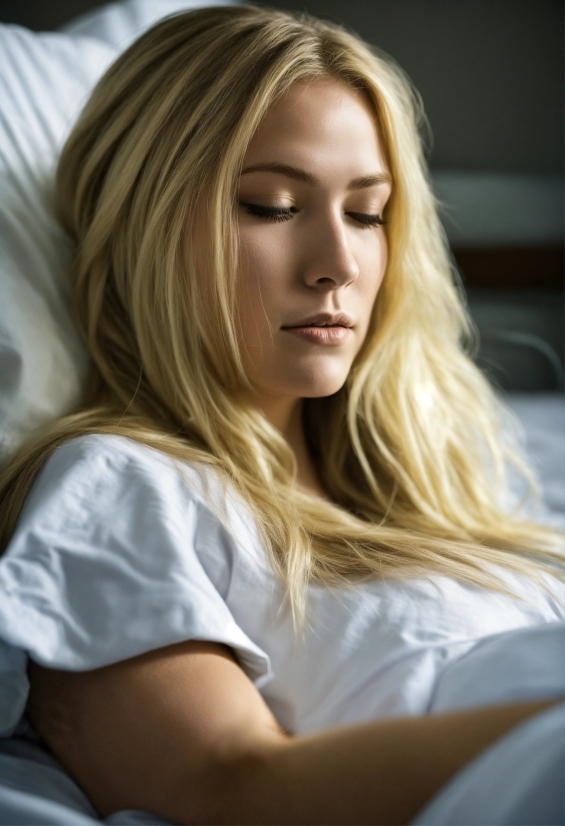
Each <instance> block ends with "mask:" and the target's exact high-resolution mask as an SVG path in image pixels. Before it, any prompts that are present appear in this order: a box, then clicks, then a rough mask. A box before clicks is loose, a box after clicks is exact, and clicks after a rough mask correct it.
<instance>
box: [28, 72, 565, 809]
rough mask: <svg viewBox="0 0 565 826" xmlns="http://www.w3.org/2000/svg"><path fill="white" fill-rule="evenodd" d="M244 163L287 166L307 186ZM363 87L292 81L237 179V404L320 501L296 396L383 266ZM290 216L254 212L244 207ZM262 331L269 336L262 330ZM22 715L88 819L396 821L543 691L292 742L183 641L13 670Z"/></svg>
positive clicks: (328, 359) (203, 646)
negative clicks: (278, 444) (313, 317)
mask: <svg viewBox="0 0 565 826" xmlns="http://www.w3.org/2000/svg"><path fill="white" fill-rule="evenodd" d="M258 163H279V164H283V163H284V164H292V165H293V166H297V167H299V168H301V169H304V170H306V171H307V172H308V173H309V174H310V175H315V177H316V180H317V182H316V184H315V185H313V183H312V182H310V183H307V182H305V181H297V180H296V179H295V178H292V177H289V176H288V175H281V174H280V172H273V171H269V172H266V171H264V170H263V171H260V172H259V171H254V172H250V171H248V172H245V169H246V168H248V167H249V166H252V165H256V164H258ZM376 173H378V174H379V175H380V174H382V173H386V166H385V163H384V158H383V153H382V149H381V144H380V139H379V134H378V128H377V126H376V124H375V121H374V118H373V116H372V113H371V111H370V109H369V107H368V106H367V104H366V103H365V102H364V100H363V98H362V97H361V96H359V95H357V94H354V93H352V92H350V91H348V90H347V89H346V88H345V87H343V86H341V85H340V84H337V83H336V82H334V81H316V83H312V84H307V85H305V84H299V85H297V86H296V87H295V88H293V89H291V90H290V92H289V93H288V94H287V95H286V96H285V97H284V98H283V99H282V100H281V101H279V103H277V104H276V105H275V106H274V107H273V108H272V109H271V111H270V112H269V113H268V114H267V116H266V118H265V120H264V122H263V124H262V125H261V127H260V128H259V131H258V132H257V135H256V136H255V138H254V140H253V142H252V144H251V146H250V147H249V152H248V155H247V157H246V166H245V167H244V174H243V175H242V178H241V188H240V193H239V196H240V206H239V220H240V235H241V248H242V266H241V272H240V284H241V291H240V314H241V322H242V323H241V335H242V340H243V343H244V346H245V354H246V355H245V359H246V368H247V370H248V371H249V375H250V376H251V377H252V380H253V384H254V390H253V393H252V395H251V397H250V401H252V403H254V404H256V405H257V406H258V407H259V408H260V409H261V410H263V412H264V414H265V416H266V417H267V418H268V419H269V420H270V421H271V422H272V423H273V424H274V425H275V426H276V427H278V428H279V429H280V430H281V432H282V433H284V434H285V435H286V437H287V438H288V440H289V442H290V444H291V446H292V447H293V448H294V450H295V452H296V455H297V460H298V464H299V482H300V483H301V484H302V485H303V486H304V487H306V488H308V489H309V490H311V491H312V492H314V493H319V494H320V495H323V490H321V487H320V485H319V482H318V481H317V479H316V476H315V470H314V468H313V467H312V464H311V461H310V459H309V457H308V454H307V450H306V447H305V444H304V436H303V434H302V431H301V428H300V409H301V404H302V399H304V398H306V397H312V396H323V395H328V394H330V393H335V392H336V391H337V390H338V389H339V388H340V387H341V386H342V385H343V382H344V381H345V379H346V377H347V374H348V372H349V370H350V368H351V364H352V362H353V360H354V358H355V355H356V354H357V353H358V352H359V348H360V347H361V345H362V343H363V340H364V337H365V335H366V332H367V326H368V324H369V319H370V316H371V309H372V307H373V304H374V301H375V298H376V296H377V293H378V290H379V286H380V283H381V280H382V277H383V274H384V270H385V266H386V237H385V234H384V232H383V230H382V228H379V227H378V226H375V227H372V228H369V229H367V228H362V227H360V226H359V225H358V222H357V221H356V220H355V219H354V218H352V217H351V214H350V213H351V212H354V213H355V214H377V213H378V214H381V213H382V210H383V209H384V206H385V203H386V199H387V197H388V195H389V194H390V186H389V184H387V183H378V184H376V183H373V184H372V185H371V187H365V188H363V189H355V190H352V189H350V183H351V181H352V180H354V179H356V178H358V177H360V176H367V175H374V174H376ZM257 201H259V202H260V204H263V206H265V205H266V206H273V205H279V206H285V207H286V206H290V205H294V207H295V208H296V209H297V212H296V213H293V217H291V218H290V219H289V220H288V221H281V222H270V221H267V220H265V219H264V218H261V217H258V216H257V215H255V216H253V215H250V214H249V213H248V212H247V207H246V206H245V204H248V203H255V202H257ZM337 309H340V310H346V311H347V312H348V313H350V315H351V318H352V320H353V324H352V327H351V329H350V330H349V332H348V333H347V334H346V335H345V337H344V340H343V342H341V343H340V344H338V345H336V346H331V347H330V346H326V345H320V344H314V343H312V342H311V341H308V340H305V339H303V338H301V337H300V336H298V337H297V335H296V334H294V333H289V332H287V331H286V330H285V329H284V328H285V327H286V326H287V325H289V324H291V325H292V324H295V323H296V322H297V321H300V320H301V319H303V318H304V316H305V315H310V314H312V313H316V312H318V311H321V310H331V311H334V310H337ZM271 335H272V338H271ZM29 676H30V684H31V691H30V699H29V706H28V711H29V714H30V716H31V719H32V721H33V722H34V724H35V726H36V728H37V730H38V731H39V733H40V734H41V736H42V737H43V738H44V740H45V741H46V743H47V744H48V745H49V746H50V747H51V749H52V750H53V752H54V753H55V755H56V756H57V757H58V758H59V760H60V761H61V762H62V763H63V765H64V766H65V767H66V768H67V770H68V771H69V772H70V774H71V775H72V776H73V777H74V778H75V779H76V781H77V782H78V783H79V785H81V786H82V788H83V789H84V791H85V792H86V794H87V795H88V797H89V798H90V799H91V801H92V802H93V804H94V805H95V807H96V808H97V810H98V812H99V813H100V815H101V816H104V817H105V816H108V815H109V814H111V813H112V812H114V811H116V810H119V809H146V810H148V811H150V812H153V813H155V814H156V815H157V816H162V817H165V818H167V819H169V820H171V821H173V822H178V823H226V824H227V823H239V824H245V823H249V824H251V823H262V824H276V823H286V824H291V823H296V824H306V823H311V824H316V823H327V824H331V823H336V824H337V823H341V824H346V823H351V824H353V823H358V824H359V823H371V824H377V823H388V824H393V823H408V822H409V821H410V820H411V819H412V818H413V817H414V816H415V815H416V814H417V812H418V811H419V810H420V809H421V808H422V806H423V805H424V804H425V803H426V802H427V801H428V800H429V798H430V797H431V796H432V795H433V794H434V793H435V792H436V791H437V790H438V789H439V788H440V787H441V786H442V785H443V784H444V783H445V782H446V781H447V780H448V779H449V778H450V777H451V776H452V775H453V774H454V773H455V772H456V771H458V769H460V768H461V767H462V766H464V765H465V763H467V762H468V761H469V760H471V759H472V758H473V757H474V756H475V755H477V754H478V753H480V752H481V751H482V750H483V749H485V748H486V747H487V746H489V745H490V744H491V743H493V742H494V741H495V740H496V739H498V738H499V737H501V736H502V735H504V734H505V733H506V732H507V731H509V730H510V729H511V728H512V727H513V726H515V725H517V724H519V723H520V722H522V721H524V720H526V719H527V718H528V717H530V716H531V715H532V714H535V713H537V712H539V711H541V710H543V709H544V708H547V707H548V706H550V705H551V704H553V703H554V702H555V700H543V701H532V702H527V703H512V704H508V705H502V706H495V707H486V708H478V709H471V710H468V711H462V712H456V713H452V714H441V715H434V716H426V717H404V718H395V719H389V720H376V721H372V722H369V723H366V724H364V725H359V726H354V727H343V728H337V729H330V730H328V731H325V732H322V733H320V734H316V735H312V736H308V737H302V736H291V735H290V734H289V733H288V732H285V731H283V730H282V729H281V727H280V726H279V724H278V722H277V720H276V719H275V718H274V716H273V714H272V713H271V711H270V709H269V708H268V706H267V705H266V703H265V701H264V700H263V698H262V696H261V694H260V693H259V692H258V691H257V689H256V688H255V686H254V685H253V684H252V683H251V681H250V680H249V679H248V678H247V676H246V675H245V674H244V672H243V671H242V670H241V668H240V667H239V665H238V664H237V662H236V660H235V658H234V656H233V654H232V653H231V651H230V650H229V649H227V648H225V647H224V646H222V645H218V644H215V643H206V642H199V641H188V642H185V643H181V644H179V645H174V646H170V647H168V648H162V649H160V650H158V651H152V652H149V653H148V654H144V655H143V656H141V657H135V658H132V659H130V660H126V661H124V662H120V663H116V664H114V665H110V666H108V667H106V668H101V669H97V670H95V671H89V672H84V673H70V672H63V671H55V670H52V669H48V668H43V667H41V666H39V665H37V664H35V663H31V664H30V669H29Z"/></svg>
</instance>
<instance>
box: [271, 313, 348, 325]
mask: <svg viewBox="0 0 565 826" xmlns="http://www.w3.org/2000/svg"><path fill="white" fill-rule="evenodd" d="M313 325H315V326H317V327H322V326H323V327H325V328H328V327H345V328H349V327H353V318H352V317H351V316H350V315H349V313H345V312H343V311H342V310H339V311H338V312H336V313H329V312H322V313H315V314H314V315H310V316H308V317H307V318H301V319H299V320H298V321H296V322H294V323H293V324H285V325H284V327H283V328H282V329H283V330H299V329H303V328H304V327H312V326H313Z"/></svg>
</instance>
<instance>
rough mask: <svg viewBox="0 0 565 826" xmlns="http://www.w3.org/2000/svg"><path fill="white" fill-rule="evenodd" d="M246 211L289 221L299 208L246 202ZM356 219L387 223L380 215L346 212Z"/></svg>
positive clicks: (366, 224) (371, 223)
mask: <svg viewBox="0 0 565 826" xmlns="http://www.w3.org/2000/svg"><path fill="white" fill-rule="evenodd" d="M242 206H244V207H245V209H246V212H247V213H248V214H249V215H255V216H256V217H257V218H264V219H265V220H267V221H289V220H290V219H291V218H292V217H293V215H295V214H296V213H297V212H298V210H297V209H294V208H292V207H291V208H290V209H285V208H284V207H267V206H260V205H259V204H244V203H242ZM346 214H347V215H349V216H350V217H351V218H353V220H354V221H358V223H360V224H362V225H363V226H364V227H376V226H382V225H383V224H386V223H387V222H386V221H383V219H382V218H381V216H380V215H367V214H366V213H364V212H348V213H346Z"/></svg>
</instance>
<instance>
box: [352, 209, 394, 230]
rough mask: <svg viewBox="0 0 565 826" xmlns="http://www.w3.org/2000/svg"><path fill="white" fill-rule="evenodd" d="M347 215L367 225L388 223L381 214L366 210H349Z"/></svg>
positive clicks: (374, 225) (375, 225)
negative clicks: (373, 213) (372, 213)
mask: <svg viewBox="0 0 565 826" xmlns="http://www.w3.org/2000/svg"><path fill="white" fill-rule="evenodd" d="M346 215H349V217H350V218H353V220H354V221H358V222H359V223H360V224H363V225H364V226H366V227H379V226H382V225H383V224H386V223H387V222H386V221H385V220H383V218H381V216H380V215H369V214H368V213H366V212H347V213H346Z"/></svg>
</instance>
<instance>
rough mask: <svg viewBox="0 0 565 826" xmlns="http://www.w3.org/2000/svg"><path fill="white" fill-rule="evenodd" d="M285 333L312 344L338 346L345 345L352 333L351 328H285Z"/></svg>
mask: <svg viewBox="0 0 565 826" xmlns="http://www.w3.org/2000/svg"><path fill="white" fill-rule="evenodd" d="M283 330H284V331H285V333H292V335H294V336H298V337H299V338H303V339H305V340H306V341H310V342H312V344H326V345H330V346H334V347H335V346H336V345H338V344H343V342H344V341H345V340H346V339H347V337H348V336H349V334H350V333H351V328H350V327H283Z"/></svg>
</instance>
